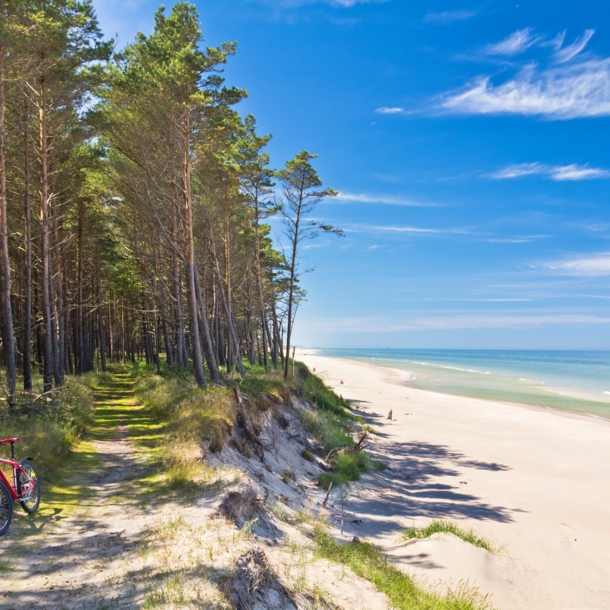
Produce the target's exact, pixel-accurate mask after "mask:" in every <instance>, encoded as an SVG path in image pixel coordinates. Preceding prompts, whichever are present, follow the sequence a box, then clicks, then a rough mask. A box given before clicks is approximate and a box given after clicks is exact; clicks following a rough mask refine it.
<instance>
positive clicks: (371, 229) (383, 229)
mask: <svg viewBox="0 0 610 610" xmlns="http://www.w3.org/2000/svg"><path fill="white" fill-rule="evenodd" d="M343 230H344V231H345V232H346V233H420V234H424V235H425V234H428V235H432V234H435V233H443V232H444V231H441V230H439V229H422V228H420V227H395V226H384V225H358V224H352V225H347V226H344V227H343Z"/></svg>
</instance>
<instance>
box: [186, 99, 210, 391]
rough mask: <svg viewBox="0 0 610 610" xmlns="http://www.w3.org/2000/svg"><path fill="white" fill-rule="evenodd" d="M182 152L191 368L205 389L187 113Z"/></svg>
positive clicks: (199, 383)
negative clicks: (196, 277) (200, 337)
mask: <svg viewBox="0 0 610 610" xmlns="http://www.w3.org/2000/svg"><path fill="white" fill-rule="evenodd" d="M182 127H183V129H184V133H183V151H182V155H183V157H182V184H183V188H184V207H185V217H186V248H187V251H186V280H187V287H188V290H187V292H188V301H189V309H190V312H191V342H192V351H193V368H194V369H195V379H196V380H197V385H198V386H199V387H205V376H204V374H203V357H202V353H201V341H200V339H199V321H198V316H197V294H196V290H195V275H196V274H197V273H198V271H197V265H196V262H195V237H194V235H193V199H192V195H191V167H190V158H189V157H190V148H191V147H190V136H191V133H190V121H189V114H188V111H185V113H184V122H183V125H182Z"/></svg>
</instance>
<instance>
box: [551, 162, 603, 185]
mask: <svg viewBox="0 0 610 610" xmlns="http://www.w3.org/2000/svg"><path fill="white" fill-rule="evenodd" d="M550 175H551V178H552V179H553V180H557V181H564V180H591V179H595V178H610V171H608V170H607V169H601V168H598V167H589V166H588V165H576V163H572V164H571V165H563V166H560V167H553V168H551V171H550Z"/></svg>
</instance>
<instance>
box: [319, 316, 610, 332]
mask: <svg viewBox="0 0 610 610" xmlns="http://www.w3.org/2000/svg"><path fill="white" fill-rule="evenodd" d="M599 324H610V317H602V316H593V315H582V314H555V315H554V314H536V315H521V316H519V315H491V316H490V315H478V314H468V315H445V316H431V317H425V318H415V319H412V320H409V321H407V322H402V323H400V322H399V323H396V322H395V321H390V320H388V319H385V318H374V317H364V318H361V317H358V318H326V319H317V320H312V321H311V322H309V323H308V325H307V326H308V328H312V329H315V330H326V331H329V332H350V333H355V332H357V333H380V332H400V331H417V330H448V329H460V328H519V327H532V326H547V325H568V326H574V325H579V326H580V325H599Z"/></svg>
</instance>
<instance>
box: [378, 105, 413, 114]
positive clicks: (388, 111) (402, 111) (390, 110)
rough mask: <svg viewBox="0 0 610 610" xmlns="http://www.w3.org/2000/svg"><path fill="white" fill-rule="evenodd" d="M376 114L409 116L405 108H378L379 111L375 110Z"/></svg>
mask: <svg viewBox="0 0 610 610" xmlns="http://www.w3.org/2000/svg"><path fill="white" fill-rule="evenodd" d="M375 112H376V113H377V114H408V113H407V111H406V110H405V109H404V108H388V107H386V106H382V107H381V108H377V110H375Z"/></svg>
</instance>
